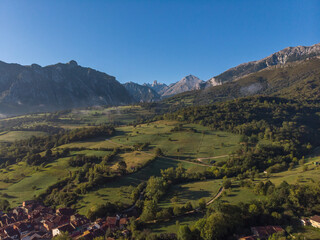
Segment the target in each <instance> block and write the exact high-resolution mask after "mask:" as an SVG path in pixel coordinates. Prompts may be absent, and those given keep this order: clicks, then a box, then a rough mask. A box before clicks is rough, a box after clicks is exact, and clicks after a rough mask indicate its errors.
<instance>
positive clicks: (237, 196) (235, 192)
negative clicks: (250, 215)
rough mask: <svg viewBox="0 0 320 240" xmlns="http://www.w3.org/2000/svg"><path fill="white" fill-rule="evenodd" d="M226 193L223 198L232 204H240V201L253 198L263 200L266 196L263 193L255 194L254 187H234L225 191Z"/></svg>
mask: <svg viewBox="0 0 320 240" xmlns="http://www.w3.org/2000/svg"><path fill="white" fill-rule="evenodd" d="M225 192H226V194H222V197H221V200H222V201H223V202H226V203H230V204H238V203H240V202H243V203H248V202H250V201H252V200H254V199H255V200H263V199H265V198H266V197H265V196H262V195H257V194H255V193H254V192H253V191H252V189H248V188H242V187H238V186H237V187H233V188H232V189H231V191H230V190H226V191H225Z"/></svg>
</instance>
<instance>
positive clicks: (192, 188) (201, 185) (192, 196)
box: [159, 180, 222, 207]
mask: <svg viewBox="0 0 320 240" xmlns="http://www.w3.org/2000/svg"><path fill="white" fill-rule="evenodd" d="M221 185H222V180H208V181H201V182H192V183H187V184H179V185H174V186H172V187H171V188H170V190H169V191H168V193H167V194H166V196H165V198H164V199H163V200H161V201H160V203H159V206H160V207H169V206H171V207H172V206H174V205H177V206H181V205H184V204H186V203H187V202H191V204H192V205H193V206H196V205H197V203H198V200H199V199H201V198H204V199H206V201H209V200H210V199H212V198H213V197H214V196H215V195H216V194H217V193H218V191H219V188H220V187H221ZM173 197H177V200H178V201H176V202H174V203H172V202H171V201H170V200H171V199H172V198H173Z"/></svg>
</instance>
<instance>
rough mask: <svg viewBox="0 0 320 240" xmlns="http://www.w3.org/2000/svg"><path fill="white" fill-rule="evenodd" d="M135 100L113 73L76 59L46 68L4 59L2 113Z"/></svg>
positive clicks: (0, 93)
mask: <svg viewBox="0 0 320 240" xmlns="http://www.w3.org/2000/svg"><path fill="white" fill-rule="evenodd" d="M131 102H133V99H132V97H131V96H130V94H129V93H128V92H127V91H126V89H125V88H124V87H123V86H122V85H121V84H120V83H119V82H118V81H116V79H115V78H114V77H112V76H109V75H107V74H105V73H102V72H99V71H96V70H94V69H91V68H85V67H81V66H79V65H78V64H77V63H76V62H75V61H70V62H69V63H67V64H62V63H58V64H55V65H50V66H46V67H41V66H39V65H36V64H33V65H31V66H22V65H19V64H8V63H4V62H0V114H5V113H10V114H17V113H28V112H38V111H55V110H62V109H68V108H77V107H88V106H94V105H122V104H128V103H131Z"/></svg>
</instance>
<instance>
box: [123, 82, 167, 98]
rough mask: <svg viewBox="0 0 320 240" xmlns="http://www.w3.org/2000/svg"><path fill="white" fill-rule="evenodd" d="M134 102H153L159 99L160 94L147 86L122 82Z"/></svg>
mask: <svg viewBox="0 0 320 240" xmlns="http://www.w3.org/2000/svg"><path fill="white" fill-rule="evenodd" d="M123 86H124V87H125V88H126V89H127V91H128V92H129V93H130V95H131V96H132V97H133V98H134V100H135V101H136V102H155V101H159V100H160V98H161V97H160V95H159V94H158V93H157V92H156V91H154V90H153V89H152V88H150V87H148V86H142V85H140V84H137V83H134V82H127V83H125V84H123Z"/></svg>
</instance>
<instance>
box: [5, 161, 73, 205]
mask: <svg viewBox="0 0 320 240" xmlns="http://www.w3.org/2000/svg"><path fill="white" fill-rule="evenodd" d="M68 159H69V158H60V159H58V160H56V161H53V162H52V163H49V164H48V165H47V166H45V167H44V168H41V167H31V166H27V165H26V164H25V163H23V162H21V163H19V164H15V165H13V166H12V167H11V168H10V169H9V170H8V171H2V173H1V177H2V178H1V179H2V180H3V179H4V178H9V179H11V182H10V183H4V182H3V181H2V182H0V186H1V187H2V189H1V193H2V194H3V193H5V194H8V195H9V199H8V201H9V202H10V203H11V206H17V205H19V204H21V203H22V202H23V201H25V200H30V199H32V198H33V197H34V195H39V194H41V193H42V192H44V191H45V190H46V188H47V187H49V186H50V185H52V184H54V183H56V182H57V181H58V180H59V179H61V178H63V177H65V176H67V175H68V174H69V171H72V170H73V168H70V167H69V166H68Z"/></svg>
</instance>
